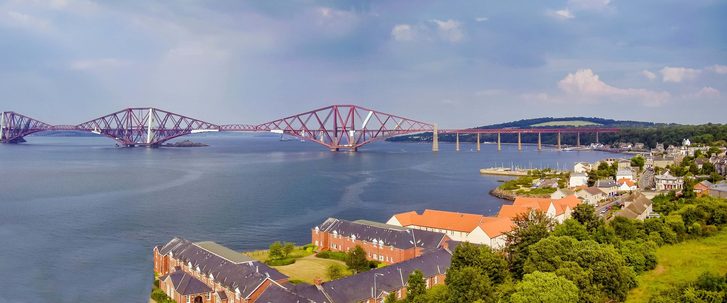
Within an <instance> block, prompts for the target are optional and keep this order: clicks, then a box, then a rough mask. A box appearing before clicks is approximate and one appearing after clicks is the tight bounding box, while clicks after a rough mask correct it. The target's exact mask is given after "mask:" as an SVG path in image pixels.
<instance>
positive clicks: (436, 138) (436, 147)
mask: <svg viewBox="0 0 727 303" xmlns="http://www.w3.org/2000/svg"><path fill="white" fill-rule="evenodd" d="M432 151H433V152H438V151H439V131H437V125H436V124H434V131H432Z"/></svg>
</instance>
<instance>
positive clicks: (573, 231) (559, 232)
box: [553, 219, 591, 241]
mask: <svg viewBox="0 0 727 303" xmlns="http://www.w3.org/2000/svg"><path fill="white" fill-rule="evenodd" d="M553 235H554V236H571V237H573V238H576V239H577V240H579V241H582V240H588V239H590V238H591V235H590V234H589V233H588V230H586V227H585V226H583V225H582V224H581V223H578V221H576V220H575V219H567V220H565V221H563V223H562V224H558V225H557V226H556V227H555V229H554V230H553Z"/></svg>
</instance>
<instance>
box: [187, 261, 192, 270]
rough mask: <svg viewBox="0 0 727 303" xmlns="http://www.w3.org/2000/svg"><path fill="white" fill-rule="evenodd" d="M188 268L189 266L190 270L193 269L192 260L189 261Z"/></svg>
mask: <svg viewBox="0 0 727 303" xmlns="http://www.w3.org/2000/svg"><path fill="white" fill-rule="evenodd" d="M187 268H189V271H192V262H187Z"/></svg>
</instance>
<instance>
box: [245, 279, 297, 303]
mask: <svg viewBox="0 0 727 303" xmlns="http://www.w3.org/2000/svg"><path fill="white" fill-rule="evenodd" d="M309 302H311V300H308V299H306V298H304V297H301V296H299V295H297V294H294V293H292V292H290V291H288V290H286V289H285V288H282V287H280V286H278V285H276V284H270V286H269V287H268V288H267V289H265V291H264V292H263V293H262V294H260V297H258V299H257V300H255V303H309Z"/></svg>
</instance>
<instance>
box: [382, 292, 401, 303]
mask: <svg viewBox="0 0 727 303" xmlns="http://www.w3.org/2000/svg"><path fill="white" fill-rule="evenodd" d="M397 302H399V301H398V300H396V293H393V292H392V293H390V294H389V295H388V296H386V299H384V303H397Z"/></svg>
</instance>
